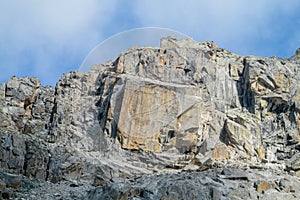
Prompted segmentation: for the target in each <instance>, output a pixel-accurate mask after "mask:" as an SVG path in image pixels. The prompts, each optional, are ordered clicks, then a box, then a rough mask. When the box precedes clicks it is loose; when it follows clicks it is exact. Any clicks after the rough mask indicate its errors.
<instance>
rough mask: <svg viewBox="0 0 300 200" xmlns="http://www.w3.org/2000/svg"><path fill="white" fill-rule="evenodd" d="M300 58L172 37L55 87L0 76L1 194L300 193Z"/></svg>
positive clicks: (234, 195)
mask: <svg viewBox="0 0 300 200" xmlns="http://www.w3.org/2000/svg"><path fill="white" fill-rule="evenodd" d="M299 66H300V60H299V56H298V53H296V55H295V56H293V57H291V58H289V59H278V58H275V57H270V58H260V57H254V56H246V57H245V56H239V55H235V54H233V53H231V52H228V51H226V50H224V49H220V48H218V47H217V45H216V44H215V43H213V42H203V43H196V42H194V41H192V40H191V39H184V40H179V41H178V40H176V38H172V37H169V38H163V39H162V40H161V47H160V48H152V47H147V48H146V47H145V48H132V49H129V50H127V51H125V52H122V53H121V54H120V56H119V57H118V58H117V59H116V60H113V61H109V62H107V63H104V64H101V65H97V66H94V67H93V68H92V69H91V70H90V72H87V73H83V72H78V71H75V72H69V73H66V74H64V75H63V76H62V78H61V79H60V81H59V82H58V83H57V85H56V87H55V89H53V88H51V87H43V86H41V85H40V83H39V82H38V81H37V79H35V78H29V77H26V78H16V77H13V78H11V79H9V81H8V82H7V83H3V84H2V85H1V86H0V121H1V123H0V136H1V138H0V139H1V145H0V155H1V157H0V158H1V159H0V165H1V170H2V172H1V173H2V174H4V175H1V174H0V175H1V176H0V189H1V191H2V196H3V198H10V197H12V196H13V195H14V196H15V198H18V197H20V198H21V196H22V195H21V194H24V195H25V196H26V198H28V199H32V197H31V195H34V194H33V193H35V194H39V195H37V196H35V198H37V199H38V198H40V199H45V198H46V199H47V198H48V199H53V198H63V199H74V198H78V199H80V198H82V197H87V198H89V199H101V198H104V197H106V198H107V199H171V198H172V199H178V198H183V199H199V198H200V199H201V198H202V199H257V198H262V199H264V198H265V199H269V198H274V199H276V198H287V199H289V198H290V199H292V198H300V194H299V189H298V188H297V187H298V186H297V185H299V183H300V179H299V176H300V167H299V166H300V165H299V163H300V157H299V155H300V152H299V150H300V133H299V130H300V126H299V124H300V115H299V112H300V103H299V102H300V90H299V89H300V88H299V86H298V83H299V80H300V73H299V72H298V68H299ZM186 171H188V172H186ZM8 175H14V176H18V177H20V178H19V179H20V180H19V181H17V182H18V185H19V186H18V187H14V186H12V185H9V184H8V183H7V179H5V177H6V176H8ZM28 178H29V179H28ZM32 181H39V182H40V183H39V184H37V185H36V186H34V187H33V188H28V187H27V186H28V184H29V185H30V184H33V182H32ZM45 181H49V182H45ZM71 185H72V186H71ZM41 187H45V191H48V192H46V193H47V194H49V192H52V191H53V195H52V196H51V195H50V196H49V195H48V196H47V195H46V193H43V192H42V189H41ZM78 189H79V190H80V191H78V192H75V193H74V191H75V190H78ZM55 190H58V191H60V192H59V194H57V195H54V193H55V192H54V191H55ZM75 194H76V195H77V196H76V195H75ZM74 195H75V196H74ZM25 196H24V197H25Z"/></svg>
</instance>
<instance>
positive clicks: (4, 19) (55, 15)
mask: <svg viewBox="0 0 300 200" xmlns="http://www.w3.org/2000/svg"><path fill="white" fill-rule="evenodd" d="M116 3H117V0H105V1H97V0H85V1H81V0H61V1H59V0H52V1H39V0H27V1H17V0H10V1H1V3H0V38H1V40H3V41H4V42H2V44H0V59H1V60H5V59H6V58H10V59H11V60H10V61H6V62H1V61H0V69H1V68H2V69H3V68H7V67H10V68H17V69H11V70H6V72H7V73H8V74H3V73H2V74H1V77H0V78H1V80H3V79H4V77H8V76H12V75H14V74H10V73H9V72H11V73H13V72H14V73H15V72H16V71H17V72H20V73H16V74H23V73H21V71H22V69H21V67H24V66H25V65H27V64H31V65H32V66H34V67H35V69H31V70H34V71H32V72H31V73H29V74H30V75H36V76H39V77H41V79H43V80H45V82H46V83H53V80H57V79H58V78H59V77H58V74H59V73H62V72H64V70H63V67H69V68H71V66H61V65H64V64H66V63H68V64H69V65H73V64H75V62H74V61H76V62H79V60H82V59H83V58H84V56H83V55H85V54H87V53H88V51H89V50H90V49H91V48H92V47H93V46H94V45H95V43H97V42H98V41H101V40H103V38H104V37H103V33H104V30H105V26H107V24H108V23H109V22H110V20H111V19H112V16H113V15H114V14H115V12H116V11H115V8H116ZM26 56H28V59H27V60H26ZM64 56H68V57H69V58H68V59H67V58H64ZM79 56H81V57H80V58H79ZM24 57H25V58H24ZM4 58H5V59H4ZM20 58H24V59H20ZM12 59H15V60H12ZM30 59H31V60H30ZM24 60H25V62H28V63H22V62H24ZM64 61H65V62H64ZM70 61H73V62H74V63H70ZM79 63H80V62H79ZM60 64H61V65H60ZM76 64H78V63H76ZM73 67H74V68H75V66H73ZM56 70H57V71H59V73H55V71H56Z"/></svg>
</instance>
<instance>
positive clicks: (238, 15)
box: [133, 0, 300, 55]
mask: <svg viewBox="0 0 300 200" xmlns="http://www.w3.org/2000/svg"><path fill="white" fill-rule="evenodd" d="M133 5H134V6H135V9H134V10H135V12H136V15H137V17H138V18H139V19H140V21H141V23H142V24H143V25H146V26H149V25H154V26H163V27H169V28H173V29H176V30H179V31H182V32H185V33H186V34H188V35H191V36H192V37H193V38H194V39H196V40H200V41H202V40H214V41H216V42H217V43H218V44H219V45H220V46H222V47H225V48H227V49H230V50H233V51H236V52H237V53H252V52H254V51H255V52H256V53H258V54H262V55H263V54H264V55H267V54H269V53H270V52H264V50H260V49H259V45H260V44H259V43H261V41H268V40H272V39H275V38H276V37H279V36H280V35H279V34H280V33H279V32H277V31H278V30H279V31H280V29H282V28H284V26H285V25H284V24H280V23H281V18H288V17H289V16H290V15H297V13H299V9H300V2H299V1H298V0H291V1H288V2H286V1H283V0H279V1H272V2H271V1H268V0H256V1H241V0H227V1H222V0H211V1H201V0H200V1H199V0H189V1H181V0H172V1H155V0H152V1H150V0H145V1H135V2H134V3H133ZM298 16H299V15H298ZM297 31H298V32H299V31H300V30H299V29H298V30H297Z"/></svg>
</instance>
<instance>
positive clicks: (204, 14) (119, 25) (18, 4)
mask: <svg viewBox="0 0 300 200" xmlns="http://www.w3.org/2000/svg"><path fill="white" fill-rule="evenodd" d="M299 10H300V1H299V0H288V1H287V0H285V1H283V0H276V1H271V0H251V1H250V0H243V1H241V0H227V1H223V0H210V1H202V0H185V1H183V0H180V1H179V0H165V1H159V0H151V1H150V0H143V1H142V0H131V1H126V0H101V1H100V0H85V1H82V0H51V1H48V0H45V1H40V0H26V1H25V0H9V1H5V0H0V40H1V42H0V70H1V71H0V82H3V81H7V79H8V78H9V77H11V76H13V75H16V76H18V77H22V76H37V77H38V78H39V80H40V81H41V82H42V84H43V85H53V86H54V85H55V83H56V82H57V81H58V80H59V78H60V76H61V75H62V73H64V72H68V71H71V70H76V69H79V67H80V65H81V63H82V62H83V60H84V59H85V57H86V56H87V55H88V53H89V52H90V51H91V50H92V49H93V48H94V47H95V46H96V45H98V44H99V43H100V42H102V41H103V40H105V39H107V38H108V37H110V36H112V35H114V34H117V33H119V32H122V31H126V30H129V29H133V28H140V27H164V28H169V29H174V30H177V31H180V32H182V33H185V34H186V35H189V36H191V37H192V38H193V39H194V40H196V41H199V42H200V41H206V40H211V41H215V42H216V43H217V44H218V46H219V47H222V48H226V49H228V50H229V51H232V52H234V53H237V54H241V55H257V56H277V57H290V56H292V55H293V54H294V53H295V51H296V49H297V48H299V47H300V12H299ZM108 50H109V49H108Z"/></svg>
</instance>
